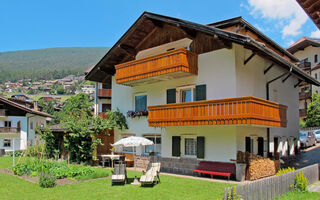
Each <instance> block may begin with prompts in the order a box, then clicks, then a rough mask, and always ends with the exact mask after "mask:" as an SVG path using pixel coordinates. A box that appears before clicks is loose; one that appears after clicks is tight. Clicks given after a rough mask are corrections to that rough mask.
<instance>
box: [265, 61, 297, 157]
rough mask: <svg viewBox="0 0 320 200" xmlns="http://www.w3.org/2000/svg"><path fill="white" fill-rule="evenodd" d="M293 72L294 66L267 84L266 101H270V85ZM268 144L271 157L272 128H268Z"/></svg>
mask: <svg viewBox="0 0 320 200" xmlns="http://www.w3.org/2000/svg"><path fill="white" fill-rule="evenodd" d="M291 72H292V66H291V67H290V70H289V71H288V72H286V73H283V74H281V75H280V76H277V77H276V78H274V79H272V80H270V81H268V82H267V84H266V99H267V100H270V95H269V85H270V84H271V83H273V82H274V81H276V80H278V79H280V78H282V77H283V76H285V75H289V74H290V73H291ZM267 143H268V146H267V147H268V148H267V152H268V157H271V154H270V128H267Z"/></svg>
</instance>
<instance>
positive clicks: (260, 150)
mask: <svg viewBox="0 0 320 200" xmlns="http://www.w3.org/2000/svg"><path fill="white" fill-rule="evenodd" d="M263 144H264V141H263V137H258V155H260V156H263Z"/></svg>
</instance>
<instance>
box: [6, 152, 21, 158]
mask: <svg viewBox="0 0 320 200" xmlns="http://www.w3.org/2000/svg"><path fill="white" fill-rule="evenodd" d="M24 152H25V150H17V151H14V156H15V157H19V156H21V155H22V154H23V153H24ZM6 155H7V156H11V157H12V156H13V151H10V152H6Z"/></svg>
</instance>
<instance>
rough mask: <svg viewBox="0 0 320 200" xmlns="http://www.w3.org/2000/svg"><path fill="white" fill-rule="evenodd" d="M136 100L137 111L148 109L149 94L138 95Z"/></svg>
mask: <svg viewBox="0 0 320 200" xmlns="http://www.w3.org/2000/svg"><path fill="white" fill-rule="evenodd" d="M134 100H135V101H134V106H135V111H143V110H147V95H136V96H135V99H134Z"/></svg>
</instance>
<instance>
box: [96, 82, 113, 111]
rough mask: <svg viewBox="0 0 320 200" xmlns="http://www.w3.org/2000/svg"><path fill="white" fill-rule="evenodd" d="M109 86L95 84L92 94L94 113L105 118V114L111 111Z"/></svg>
mask: <svg viewBox="0 0 320 200" xmlns="http://www.w3.org/2000/svg"><path fill="white" fill-rule="evenodd" d="M111 94H112V91H111V85H110V84H107V83H98V82H97V83H96V85H95V92H94V113H95V114H96V115H100V116H101V117H105V113H106V112H108V111H109V110H111Z"/></svg>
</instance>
